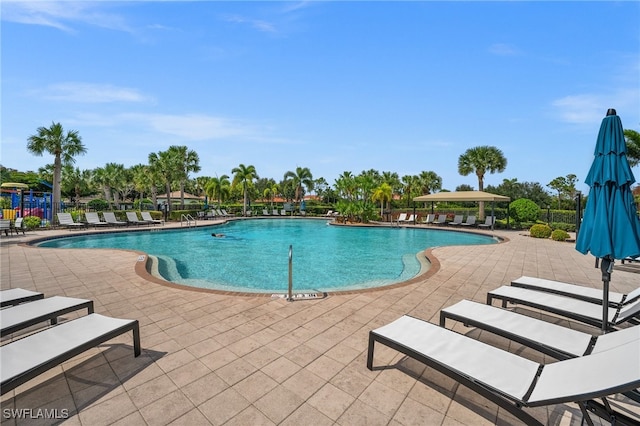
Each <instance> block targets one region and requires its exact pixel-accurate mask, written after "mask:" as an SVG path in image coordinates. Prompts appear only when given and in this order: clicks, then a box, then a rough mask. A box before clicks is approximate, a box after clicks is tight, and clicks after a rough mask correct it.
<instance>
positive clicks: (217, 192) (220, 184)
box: [204, 175, 231, 207]
mask: <svg viewBox="0 0 640 426" xmlns="http://www.w3.org/2000/svg"><path fill="white" fill-rule="evenodd" d="M230 189H231V183H230V182H229V176H227V175H222V176H220V177H217V176H216V177H212V178H211V179H209V182H207V184H206V185H205V187H204V193H205V194H207V197H209V199H210V200H217V201H218V207H219V206H220V204H222V202H223V201H224V200H225V198H226V197H228V196H229V193H230Z"/></svg>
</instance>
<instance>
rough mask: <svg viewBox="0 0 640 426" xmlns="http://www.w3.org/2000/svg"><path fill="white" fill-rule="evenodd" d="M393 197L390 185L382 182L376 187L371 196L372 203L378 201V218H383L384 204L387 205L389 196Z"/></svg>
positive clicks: (389, 199)
mask: <svg viewBox="0 0 640 426" xmlns="http://www.w3.org/2000/svg"><path fill="white" fill-rule="evenodd" d="M392 195H393V190H392V189H391V185H389V184H388V183H386V182H383V183H382V184H380V186H378V187H377V188H376V189H375V190H374V191H373V195H372V196H371V200H372V201H380V217H384V206H385V203H389V202H390V201H391V196H392Z"/></svg>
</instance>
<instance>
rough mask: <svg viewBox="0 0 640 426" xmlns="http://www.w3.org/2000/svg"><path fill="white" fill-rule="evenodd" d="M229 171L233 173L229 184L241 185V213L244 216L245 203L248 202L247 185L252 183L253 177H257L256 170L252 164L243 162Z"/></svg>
mask: <svg viewBox="0 0 640 426" xmlns="http://www.w3.org/2000/svg"><path fill="white" fill-rule="evenodd" d="M231 173H233V182H232V183H231V186H232V187H235V186H237V185H241V186H242V199H243V203H242V214H243V215H244V216H246V215H247V204H248V202H249V187H250V186H251V184H252V183H253V180H254V179H258V173H257V172H256V168H255V167H254V166H251V165H249V166H245V165H244V164H240V165H238V167H234V168H233V169H232V170H231Z"/></svg>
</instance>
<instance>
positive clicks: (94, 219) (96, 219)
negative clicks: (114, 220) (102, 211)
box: [84, 212, 109, 228]
mask: <svg viewBox="0 0 640 426" xmlns="http://www.w3.org/2000/svg"><path fill="white" fill-rule="evenodd" d="M84 217H85V219H87V223H88V224H89V225H90V226H93V227H95V228H97V227H99V226H109V224H108V223H107V222H103V221H101V220H100V216H98V213H96V212H86V213H85V214H84Z"/></svg>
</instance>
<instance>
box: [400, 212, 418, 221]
mask: <svg viewBox="0 0 640 426" xmlns="http://www.w3.org/2000/svg"><path fill="white" fill-rule="evenodd" d="M415 220H416V215H414V214H410V215H409V216H408V217H406V218H405V219H404V220H400V219H398V222H403V223H413V222H415Z"/></svg>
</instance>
